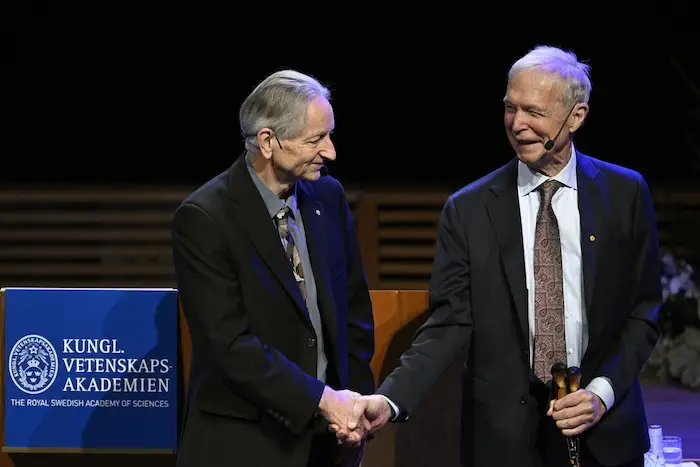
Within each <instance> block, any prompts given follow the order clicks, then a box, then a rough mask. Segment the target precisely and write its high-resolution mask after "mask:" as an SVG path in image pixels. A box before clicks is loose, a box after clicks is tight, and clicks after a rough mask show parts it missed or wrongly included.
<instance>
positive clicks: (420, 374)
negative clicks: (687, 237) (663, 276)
mask: <svg viewBox="0 0 700 467" xmlns="http://www.w3.org/2000/svg"><path fill="white" fill-rule="evenodd" d="M577 180H578V196H579V210H580V214H581V247H582V263H583V277H584V295H585V300H586V313H587V317H588V323H589V344H588V348H587V351H586V353H585V355H584V356H583V359H582V363H581V372H582V374H583V377H582V387H585V385H586V384H588V382H589V381H590V380H591V379H592V378H594V377H597V376H606V377H608V378H609V379H610V380H611V382H612V387H613V389H614V392H615V404H614V405H613V407H612V409H611V410H610V411H609V412H607V413H606V414H605V415H604V417H603V418H602V420H601V421H600V422H599V424H598V425H597V426H595V427H594V428H593V429H591V430H589V431H588V432H587V433H585V435H583V436H582V437H581V439H582V443H585V447H586V448H587V449H589V451H590V452H591V454H593V455H594V456H595V457H596V458H597V459H598V461H599V462H601V463H603V464H604V465H616V464H620V463H623V462H626V461H630V460H632V459H633V458H636V457H639V456H641V455H642V454H643V453H644V452H646V451H647V450H648V447H649V440H648V435H647V425H646V420H645V413H644V405H643V401H642V392H641V389H640V385H639V380H638V373H639V371H640V369H641V367H642V365H643V363H644V362H645V361H646V359H647V358H648V357H649V355H650V353H651V351H652V349H653V347H654V345H655V343H656V341H657V339H658V329H657V326H656V321H657V317H658V308H659V306H660V303H661V290H660V289H661V281H660V260H659V251H658V239H657V230H656V221H655V215H654V210H653V206H652V201H651V198H650V194H649V190H648V188H647V185H646V183H645V181H644V179H643V178H642V176H641V175H639V174H638V173H636V172H633V171H631V170H628V169H624V168H622V167H618V166H615V165H612V164H608V163H605V162H602V161H599V160H596V159H593V158H591V157H587V156H585V155H583V154H580V153H577ZM521 230H522V229H521V223H520V212H519V204H518V195H517V159H514V160H513V161H511V162H510V163H509V164H508V165H506V166H504V167H502V168H500V169H498V170H496V171H495V172H493V173H491V174H489V175H487V176H486V177H484V178H482V179H480V180H478V181H476V182H474V183H472V184H470V185H468V186H466V187H464V188H463V189H461V190H460V191H458V192H457V193H455V194H453V195H452V196H451V197H450V198H449V200H448V201H447V203H446V204H445V206H444V209H443V212H442V215H441V220H440V231H439V235H438V239H437V251H436V256H435V263H434V269H433V275H432V278H431V284H430V307H431V312H432V315H431V317H430V318H429V319H428V321H427V322H426V323H425V325H424V326H423V327H422V328H421V329H420V330H419V331H418V332H417V333H416V336H415V338H414V342H413V345H412V347H411V349H410V350H408V351H407V352H406V353H405V354H404V355H403V357H402V359H401V364H400V366H399V367H398V368H397V369H396V370H395V371H394V372H393V373H392V374H391V375H390V376H388V377H387V379H386V380H385V381H384V382H383V383H382V385H381V386H380V388H379V390H378V391H379V392H380V393H383V394H385V395H386V396H388V397H389V398H390V399H392V400H393V401H394V402H395V403H396V404H397V405H399V407H401V408H402V412H404V411H405V413H402V414H400V418H402V419H405V417H406V414H410V413H411V411H412V410H414V409H415V408H416V406H417V405H418V404H419V403H420V401H421V399H422V397H423V396H424V395H425V394H426V393H427V391H428V389H429V388H430V386H431V385H432V384H433V382H435V381H436V380H437V379H438V378H439V376H440V375H441V373H442V372H443V371H444V370H445V368H447V366H448V365H449V364H450V363H451V362H452V361H453V358H454V356H455V353H456V352H457V351H458V350H459V349H460V348H462V346H463V345H466V346H467V348H468V349H469V354H468V357H467V362H466V364H465V374H464V376H465V380H464V387H463V401H462V404H463V407H462V410H463V423H462V425H463V426H462V432H463V446H462V458H463V464H464V465H465V466H470V467H486V466H490V465H496V464H495V463H494V462H495V460H496V459H497V460H498V462H497V463H498V465H499V466H504V467H506V466H519V467H522V466H525V465H530V464H529V463H528V462H529V461H530V460H531V459H532V460H531V461H530V462H532V465H536V461H535V460H534V459H535V454H534V451H533V447H534V443H535V437H536V434H537V423H538V420H539V419H540V418H541V417H542V415H543V414H542V413H540V412H539V411H537V410H536V408H535V406H536V404H535V399H534V398H533V396H532V395H531V394H530V390H529V386H530V381H531V375H532V370H531V368H530V363H529V362H530V360H531V358H530V355H529V341H528V319H527V316H528V310H527V290H526V285H525V284H526V282H525V265H524V259H523V242H522V232H521ZM591 235H593V236H594V237H591ZM592 238H593V240H591V239H592ZM435 416H436V417H439V416H440V415H439V414H435Z"/></svg>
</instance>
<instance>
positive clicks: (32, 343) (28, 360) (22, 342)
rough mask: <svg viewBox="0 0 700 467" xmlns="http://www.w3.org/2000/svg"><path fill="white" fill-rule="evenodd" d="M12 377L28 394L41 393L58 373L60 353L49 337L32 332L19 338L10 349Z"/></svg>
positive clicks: (18, 386) (49, 385)
mask: <svg viewBox="0 0 700 467" xmlns="http://www.w3.org/2000/svg"><path fill="white" fill-rule="evenodd" d="M9 369H10V377H11V378H12V382H13V383H15V386H17V388H18V389H19V390H21V391H23V392H25V393H27V394H41V393H42V392H44V391H46V390H47V389H49V388H50V387H51V385H52V384H53V383H54V381H56V376H57V375H58V354H56V349H55V348H54V347H53V345H51V342H49V341H48V340H47V339H45V338H44V337H42V336H39V335H36V334H30V335H28V336H24V337H23V338H21V339H19V340H18V341H17V342H16V343H15V345H14V346H13V347H12V350H10V361H9Z"/></svg>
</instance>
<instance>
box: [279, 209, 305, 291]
mask: <svg viewBox="0 0 700 467" xmlns="http://www.w3.org/2000/svg"><path fill="white" fill-rule="evenodd" d="M275 219H276V220H277V231H278V232H279V234H280V239H281V240H282V247H283V248H284V252H285V253H286V254H287V259H288V260H289V263H290V264H291V265H292V272H294V279H296V281H297V284H298V285H299V289H301V296H302V297H303V298H304V301H306V284H304V270H303V269H302V267H301V259H300V258H299V249H298V248H297V246H296V244H295V243H294V237H292V233H291V232H290V231H289V207H288V206H285V207H283V208H282V209H280V211H279V212H278V213H277V215H276V216H275Z"/></svg>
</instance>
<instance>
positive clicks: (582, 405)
mask: <svg viewBox="0 0 700 467" xmlns="http://www.w3.org/2000/svg"><path fill="white" fill-rule="evenodd" d="M606 410H607V409H606V407H605V404H603V401H601V400H600V397H598V396H597V395H596V394H594V393H592V392H590V391H587V390H585V389H579V390H578V391H576V392H572V393H570V394H567V395H566V396H564V397H562V398H561V399H558V400H552V401H550V403H549V410H548V411H547V415H548V416H550V417H552V418H553V419H554V421H555V422H556V424H557V428H559V429H560V430H561V432H562V434H563V435H564V436H577V435H580V434H581V433H583V432H584V431H586V430H588V429H589V428H591V427H593V426H595V425H596V424H597V423H598V422H599V421H600V419H601V417H602V416H603V415H604V414H605V412H606Z"/></svg>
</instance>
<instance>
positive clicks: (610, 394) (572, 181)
mask: <svg viewBox="0 0 700 467" xmlns="http://www.w3.org/2000/svg"><path fill="white" fill-rule="evenodd" d="M551 178H552V179H554V180H557V181H559V182H561V183H562V184H563V185H564V186H563V187H561V188H560V189H559V190H557V192H556V193H555V194H554V197H553V198H552V209H553V210H554V215H555V216H556V218H557V223H558V224H559V235H560V238H561V252H562V273H563V278H564V332H565V335H566V358H567V359H566V363H567V366H581V360H582V359H583V354H584V353H585V352H586V348H587V346H588V322H587V319H586V311H585V310H586V305H585V303H584V296H583V263H582V262H581V216H580V214H579V210H578V184H577V182H576V150H575V149H574V146H573V144H572V145H571V160H569V163H568V164H566V166H565V167H564V169H563V170H562V171H561V172H559V173H558V174H557V175H556V176H554V177H551ZM549 179H550V177H547V176H545V175H542V174H540V173H539V172H533V171H531V170H530V169H529V168H528V167H527V165H525V164H523V163H522V162H518V202H519V204H520V221H521V223H522V232H523V245H524V249H525V250H524V259H525V281H526V283H527V298H528V323H529V327H530V333H529V337H530V339H529V340H530V355H532V356H533V359H534V352H533V341H534V337H535V274H534V269H535V225H536V223H537V212H538V210H539V208H540V195H539V193H538V191H537V187H539V186H540V185H541V184H543V183H544V182H546V181H547V180H549ZM530 365H531V367H532V366H534V361H531V362H530ZM586 389H587V390H588V391H591V392H592V393H594V394H596V395H597V396H598V397H600V399H601V400H602V401H603V403H604V404H605V406H606V407H607V409H608V410H610V409H611V408H612V406H613V404H614V403H615V392H614V391H613V388H612V383H611V382H610V380H609V379H608V378H605V377H597V378H593V380H592V381H591V382H590V383H589V384H588V385H587V386H586ZM384 398H385V399H386V400H387V402H388V403H389V405H391V407H392V408H393V409H394V412H395V413H396V414H398V413H399V410H398V407H397V406H396V404H394V403H393V402H392V401H391V400H389V399H388V398H387V397H386V396H384Z"/></svg>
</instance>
